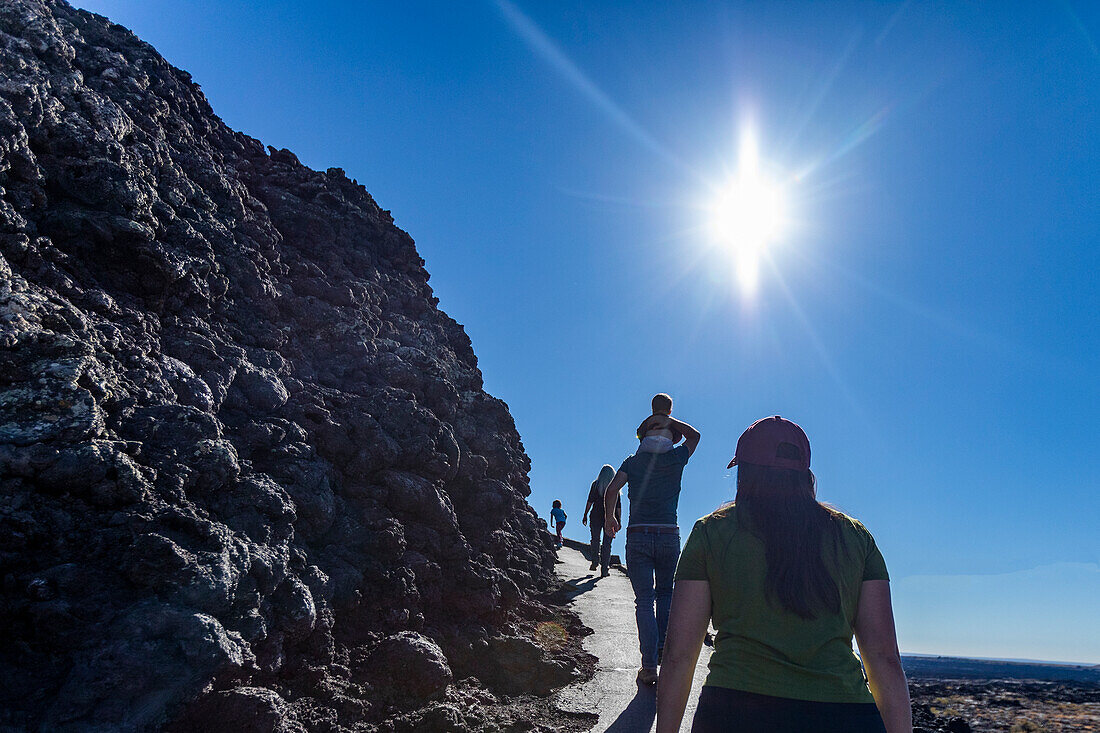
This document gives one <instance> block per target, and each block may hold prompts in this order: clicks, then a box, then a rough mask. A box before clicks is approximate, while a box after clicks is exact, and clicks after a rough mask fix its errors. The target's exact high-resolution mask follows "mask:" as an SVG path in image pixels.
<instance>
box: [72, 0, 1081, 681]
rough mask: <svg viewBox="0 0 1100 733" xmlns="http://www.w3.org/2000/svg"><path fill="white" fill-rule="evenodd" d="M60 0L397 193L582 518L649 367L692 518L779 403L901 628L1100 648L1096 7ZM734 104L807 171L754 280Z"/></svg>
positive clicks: (775, 156)
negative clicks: (716, 191)
mask: <svg viewBox="0 0 1100 733" xmlns="http://www.w3.org/2000/svg"><path fill="white" fill-rule="evenodd" d="M78 4H80V5H82V6H83V7H86V8H88V9H90V10H94V11H96V12H100V13H103V14H105V15H107V16H109V17H110V18H111V19H112V20H114V21H116V22H119V23H122V24H123V25H126V26H128V27H130V28H132V29H133V30H135V32H137V33H138V34H139V35H140V36H141V37H143V38H144V39H145V40H147V41H149V42H151V43H153V44H154V45H155V46H156V47H157V48H158V49H159V50H160V51H161V52H162V53H163V54H164V55H165V56H166V57H167V58H168V60H169V61H171V62H172V63H174V64H176V65H177V66H180V67H182V68H185V69H187V70H188V71H190V72H191V73H192V74H193V75H194V78H195V80H196V81H197V82H198V83H200V84H201V85H202V87H203V89H204V90H205V92H206V94H207V96H208V98H209V99H210V101H211V103H212V104H213V106H214V109H215V110H216V111H217V112H218V113H219V114H220V115H221V116H222V118H223V119H224V120H225V121H226V122H227V123H228V124H229V125H231V126H232V127H234V128H237V129H240V130H243V131H245V132H247V133H249V134H251V135H253V136H255V137H257V138H259V139H261V140H262V141H264V142H265V143H268V144H270V145H274V146H276V147H288V148H290V149H292V150H294V151H295V152H296V153H297V154H298V155H299V157H300V158H301V159H302V161H303V162H305V163H306V164H308V165H311V166H313V167H316V168H325V167H328V166H341V167H343V168H344V169H345V170H346V171H347V172H348V174H349V175H350V176H352V177H354V178H357V179H358V180H359V181H360V182H361V183H363V184H364V185H365V186H366V187H367V189H368V190H369V191H370V192H371V193H372V194H373V195H374V196H375V198H376V199H377V200H378V201H379V203H380V204H381V205H382V206H383V207H384V208H387V209H391V210H392V211H393V213H394V217H395V219H396V221H397V223H398V225H399V226H401V227H402V228H404V229H406V230H407V231H408V232H409V233H410V234H411V235H412V236H413V237H414V239H415V240H416V242H417V246H418V248H419V250H420V252H421V254H422V255H423V256H424V258H425V259H426V260H427V267H428V270H429V271H430V272H431V274H432V281H431V282H432V285H433V287H434V288H435V290H436V293H437V294H438V296H439V298H440V301H441V305H442V307H443V308H444V309H445V310H446V311H447V312H448V313H449V314H450V315H452V316H453V317H454V318H455V319H457V320H458V321H459V322H460V323H463V324H464V325H465V326H466V329H467V331H468V333H469V334H470V337H471V338H472V339H473V342H474V348H475V350H476V352H477V354H478V356H479V358H480V365H481V368H482V370H483V372H484V374H485V382H486V387H487V389H488V390H489V391H490V392H492V393H493V394H495V395H497V396H499V397H501V398H503V399H505V400H506V401H507V402H508V404H509V406H510V407H511V410H512V414H513V415H514V416H515V420H516V424H517V426H518V427H519V431H520V433H521V435H522V436H523V440H524V444H525V446H526V448H527V451H528V453H529V454H530V456H531V459H532V462H533V469H532V472H531V481H532V487H533V489H534V491H533V494H532V495H531V503H532V505H533V506H534V507H535V508H536V509H537V510H538V511H539V512H540V513H541V514H542V515H543V516H544V517H546V516H547V515H548V512H549V509H550V503H551V501H552V500H553V499H555V498H560V499H562V501H563V502H564V504H565V508H566V511H568V512H569V517H570V518H569V525H568V527H567V530H566V531H567V534H571V535H572V536H575V537H578V538H580V537H583V536H584V535H585V531H584V528H583V527H581V526H580V519H581V513H582V510H583V502H584V499H585V496H586V493H587V490H588V485H589V483H590V482H591V481H592V479H593V478H594V477H595V475H596V473H597V471H598V469H599V467H600V466H601V465H602V464H603V463H605V462H607V463H611V464H614V465H616V466H617V465H618V463H619V462H620V461H621V460H622V459H623V458H624V457H625V456H626V455H627V454H628V453H629V452H630V451H632V450H633V449H634V447H635V446H636V442H635V440H634V436H633V429H634V427H635V426H636V425H637V424H638V422H639V421H640V420H641V419H642V418H643V417H645V416H646V415H647V414H648V412H649V398H650V396H651V395H652V394H653V393H654V392H657V391H667V392H669V393H671V394H672V395H673V397H674V398H675V400H676V409H675V414H676V415H677V416H678V417H681V418H682V419H685V420H687V421H689V422H691V423H693V424H694V425H696V426H697V427H698V428H699V429H700V430H701V431H702V433H703V441H702V443H701V445H700V447H699V450H698V452H697V453H696V455H695V457H694V458H693V460H692V462H691V464H690V465H689V467H688V468H687V470H686V472H685V477H684V492H683V497H682V500H681V503H680V515H681V524H682V525H684V526H686V527H690V524H691V522H692V520H694V518H696V517H698V516H701V515H703V514H705V513H707V512H708V511H710V510H711V509H713V508H715V507H716V506H717V505H718V504H719V503H720V502H722V501H724V500H726V499H728V498H731V495H732V490H733V483H732V477H731V476H730V472H729V471H727V470H726V469H725V466H726V463H727V462H728V461H729V458H730V456H731V454H732V452H733V446H734V444H735V442H736V440H737V437H738V435H739V434H740V433H741V431H742V430H743V429H744V428H745V427H746V426H747V425H748V424H749V423H750V422H752V421H753V420H754V419H756V418H759V417H762V416H765V415H770V414H781V415H784V416H785V417H789V418H791V419H793V420H795V421H797V422H799V423H800V424H801V425H802V426H803V427H804V428H805V429H806V431H807V432H808V433H809V436H810V440H811V444H812V446H813V467H814V469H815V471H816V473H817V475H818V479H819V494H820V497H821V498H823V499H824V500H826V501H829V502H832V503H833V504H835V505H836V506H838V507H840V508H842V509H843V510H845V511H847V512H849V513H851V514H853V515H855V516H856V517H858V518H860V519H861V520H863V521H864V523H865V524H866V525H867V526H868V527H869V528H870V529H871V530H872V532H874V533H875V535H876V537H877V539H878V541H879V544H880V546H881V547H882V549H883V552H884V554H885V556H886V558H887V562H888V564H889V566H890V570H891V574H892V576H893V579H894V590H895V605H896V608H897V616H898V625H899V634H900V639H901V644H902V647H903V650H904V651H910V652H924V653H939V654H967V655H977V656H991V657H1024V658H1040V659H1055V660H1067V661H1079V662H1091V663H1096V662H1100V635H1098V634H1097V633H1095V632H1096V629H1097V628H1098V627H1100V611H1098V609H1100V565H1098V563H1100V531H1098V526H1100V429H1098V427H1097V416H1098V414H1100V380H1098V379H1097V375H1098V374H1100V328H1098V314H1100V284H1098V279H1097V277H1098V276H1097V272H1098V271H1100V242H1098V238H1100V12H1098V10H1097V8H1096V6H1095V5H1092V4H1089V3H1084V2H1080V1H1079V0H1072V1H1069V2H1034V3H964V2H958V3H935V4H930V3H918V2H905V3H885V2H837V3H828V4H822V3H808V2H807V3H799V2H781V3H766V4H765V3H753V4H751V6H750V4H747V3H727V4H722V3H716V2H677V3H666V2H631V3H620V2H581V1H580V0H563V1H562V2H555V3H535V2H530V1H528V0H523V1H522V2H515V3H511V2H506V0H484V1H482V2H469V3H453V2H439V3H430V2H406V3H375V2H350V1H344V2H317V3H302V2H286V1H279V2H244V1H242V0H218V1H217V2H214V1H213V0H205V1H199V0H180V1H179V2H173V3H150V2H147V0H83V1H82V2H79V3H78ZM746 120H752V121H753V122H754V124H755V127H756V129H757V131H758V136H759V144H760V155H761V157H762V159H764V160H766V161H767V163H768V165H769V166H771V170H773V171H777V172H778V173H777V175H779V176H781V177H787V176H793V175H794V174H796V173H798V174H800V175H799V177H798V179H797V180H796V181H792V183H791V185H790V187H789V189H788V198H789V210H790V215H791V219H792V223H791V225H790V226H789V227H788V228H787V231H786V234H785V236H784V237H782V238H781V239H780V240H779V241H777V242H775V243H774V246H773V247H772V248H771V250H770V265H768V266H767V267H765V268H764V270H763V272H762V274H761V278H760V281H759V285H758V289H757V291H756V293H755V295H753V296H747V295H746V294H745V292H744V291H743V290H742V289H741V288H740V286H739V284H738V281H737V278H736V277H735V276H734V275H733V272H732V267H731V264H730V258H729V257H728V256H726V255H725V254H724V253H723V252H721V251H719V250H716V249H714V248H713V246H712V243H711V242H709V241H707V237H706V236H705V235H704V234H703V232H702V231H701V227H702V224H703V218H704V216H703V213H702V212H701V211H700V206H701V205H702V204H703V203H704V202H705V201H707V200H708V199H709V198H710V196H711V195H712V193H711V190H712V187H713V186H715V185H719V184H720V183H721V181H722V180H723V179H724V178H725V176H726V175H727V173H728V171H729V170H730V169H731V168H732V167H733V166H734V165H735V163H736V151H737V144H736V141H737V139H738V136H739V135H740V131H741V130H742V128H743V126H744V124H745V122H746ZM617 548H618V550H619V551H621V550H622V544H621V542H619V543H617ZM1089 630H1091V631H1089Z"/></svg>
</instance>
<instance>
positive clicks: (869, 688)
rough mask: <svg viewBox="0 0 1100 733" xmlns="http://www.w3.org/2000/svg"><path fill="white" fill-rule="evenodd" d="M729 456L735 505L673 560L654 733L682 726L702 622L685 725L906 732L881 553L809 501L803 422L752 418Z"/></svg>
mask: <svg viewBox="0 0 1100 733" xmlns="http://www.w3.org/2000/svg"><path fill="white" fill-rule="evenodd" d="M735 465H736V466H737V495H736V498H735V502H734V504H732V505H730V506H727V507H723V508H722V509H720V510H718V511H716V512H714V513H712V514H710V515H708V516H707V517H704V518H703V519H701V520H699V521H698V522H696V524H695V527H694V529H693V530H692V532H691V535H690V536H689V537H688V541H687V543H686V544H685V545H684V549H683V553H682V554H681V557H680V563H679V565H678V567H677V569H676V585H675V594H674V596H675V597H674V600H673V606H672V612H671V619H670V621H669V629H668V646H669V649H668V655H667V658H666V659H665V662H666V663H665V665H664V666H663V667H662V670H661V676H660V685H661V691H662V696H661V698H659V699H658V710H657V730H658V733H671V732H672V731H675V730H678V729H679V727H680V721H681V718H682V716H683V711H684V705H685V703H686V701H687V696H688V693H689V691H690V689H691V678H692V676H693V673H694V668H695V662H696V660H697V659H698V656H699V648H700V646H701V644H702V641H703V636H704V635H705V633H706V629H707V626H708V623H709V622H711V621H713V623H714V626H715V628H716V629H717V631H718V634H717V636H716V638H715V642H714V646H715V651H714V654H713V655H712V656H711V659H710V665H709V666H710V673H709V674H708V676H707V680H706V684H705V685H704V686H703V690H702V692H701V693H700V695H699V703H698V706H697V708H696V711H695V717H694V722H693V724H692V731H693V733H712V732H715V733H716V732H717V731H722V732H723V733H730V732H731V731H735V732H736V733H796V732H797V733H802V731H811V730H812V731H815V733H911V730H912V720H911V713H910V710H909V695H908V689H907V686H906V682H905V674H904V672H903V671H902V668H901V658H900V655H899V654H898V650H897V639H896V635H895V633H894V621H893V613H892V610H891V608H890V588H889V576H888V574H887V572H886V563H885V562H884V560H883V558H882V554H881V553H880V552H879V550H878V548H877V546H876V545H875V541H874V539H873V538H872V537H871V534H870V533H869V532H868V531H867V530H866V529H864V527H863V525H861V524H860V523H859V522H857V521H855V520H854V519H852V518H850V517H848V516H846V515H844V514H842V513H840V512H838V511H836V510H834V509H832V508H830V507H828V506H826V505H824V504H821V503H820V502H818V501H817V489H816V478H815V477H814V474H813V472H812V471H811V470H810V443H809V439H808V438H807V437H806V434H805V432H804V431H803V430H802V428H800V427H799V426H798V425H796V424H795V423H793V422H791V421H789V420H784V419H783V418H781V417H779V416H778V415H776V416H774V417H769V418H764V419H763V420H757V421H756V422H755V423H753V424H752V425H751V426H750V427H749V428H748V429H747V430H746V431H745V432H744V433H742V435H741V437H740V439H738V441H737V450H736V453H735V455H734V458H733V460H732V461H730V464H729V466H728V467H729V468H732V467H733V466H735ZM853 636H855V638H856V640H857V641H858V642H859V647H860V654H861V658H862V662H863V663H862V665H861V663H860V659H858V658H857V657H856V656H855V654H854V653H853V652H852V638H853ZM864 669H866V677H864ZM884 724H885V727H884Z"/></svg>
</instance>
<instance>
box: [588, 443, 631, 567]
mask: <svg viewBox="0 0 1100 733" xmlns="http://www.w3.org/2000/svg"><path fill="white" fill-rule="evenodd" d="M613 478H615V468H614V467H613V466H609V465H608V464H606V463H605V464H604V466H603V468H601V469H600V475H599V476H597V477H596V480H595V481H593V482H592V488H590V489H589V490H588V503H587V504H585V506H584V516H583V517H582V518H581V524H588V518H589V516H591V517H592V524H590V525H589V528H590V529H591V530H592V564H591V565H590V566H589V568H588V569H589V570H595V569H596V565H597V563H598V564H599V566H600V577H602V578H606V577H607V576H608V575H610V574H611V571H610V569H609V567H610V565H611V537H609V536H608V535H607V533H606V532H604V512H605V511H606V509H604V505H603V504H604V502H603V495H604V493H605V492H606V491H607V487H608V485H609V484H610V483H611V479H613ZM621 518H622V505H621V504H616V505H615V519H616V520H619V519H621ZM601 541H602V543H603V549H602V550H601V548H600V543H601Z"/></svg>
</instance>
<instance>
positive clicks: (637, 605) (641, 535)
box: [626, 531, 680, 669]
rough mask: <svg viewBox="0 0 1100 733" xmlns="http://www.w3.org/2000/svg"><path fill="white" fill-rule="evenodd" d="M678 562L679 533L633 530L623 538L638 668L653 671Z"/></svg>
mask: <svg viewBox="0 0 1100 733" xmlns="http://www.w3.org/2000/svg"><path fill="white" fill-rule="evenodd" d="M679 559H680V534H679V533H675V534H673V533H669V534H657V533H653V532H637V531H635V532H628V533H627V535H626V574H627V576H628V577H629V578H630V585H632V586H633V587H634V618H635V619H636V620H637V622H638V648H639V650H640V651H641V652H642V666H643V667H647V668H649V669H656V668H657V650H658V649H661V648H663V647H664V645H665V631H666V630H667V629H668V609H669V606H671V605H672V576H673V575H674V574H675V573H676V561H677V560H679ZM654 605H656V612H654Z"/></svg>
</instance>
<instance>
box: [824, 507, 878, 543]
mask: <svg viewBox="0 0 1100 733" xmlns="http://www.w3.org/2000/svg"><path fill="white" fill-rule="evenodd" d="M825 508H826V509H827V510H828V511H829V514H830V515H831V516H832V519H833V521H834V522H835V523H836V525H837V526H838V527H839V528H840V531H841V532H843V533H845V534H848V535H852V536H856V537H859V538H860V539H864V540H870V541H871V542H874V539H875V538H874V537H873V536H872V535H871V531H870V530H869V529H867V528H866V527H865V526H863V522H861V521H859V520H858V519H856V518H855V517H853V516H852V515H850V514H845V513H844V512H842V511H840V510H839V509H834V508H833V507H829V506H827V507H825Z"/></svg>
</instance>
